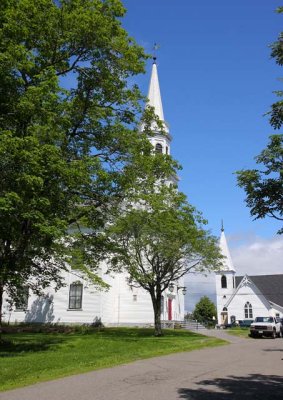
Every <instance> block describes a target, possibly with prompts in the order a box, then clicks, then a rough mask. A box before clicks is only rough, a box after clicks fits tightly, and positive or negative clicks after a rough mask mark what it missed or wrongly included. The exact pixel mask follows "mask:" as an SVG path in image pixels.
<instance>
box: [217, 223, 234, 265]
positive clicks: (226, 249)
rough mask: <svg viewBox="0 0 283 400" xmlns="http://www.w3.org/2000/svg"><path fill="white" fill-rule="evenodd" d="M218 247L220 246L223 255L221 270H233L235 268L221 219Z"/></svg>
mask: <svg viewBox="0 0 283 400" xmlns="http://www.w3.org/2000/svg"><path fill="white" fill-rule="evenodd" d="M219 247H220V250H221V253H222V255H223V256H224V257H225V258H224V260H223V261H222V263H223V267H222V268H221V271H225V272H226V271H231V272H235V268H234V265H233V261H232V258H231V255H230V251H229V247H228V244H227V241H226V237H225V233H224V226H223V221H222V226H221V236H220V241H219Z"/></svg>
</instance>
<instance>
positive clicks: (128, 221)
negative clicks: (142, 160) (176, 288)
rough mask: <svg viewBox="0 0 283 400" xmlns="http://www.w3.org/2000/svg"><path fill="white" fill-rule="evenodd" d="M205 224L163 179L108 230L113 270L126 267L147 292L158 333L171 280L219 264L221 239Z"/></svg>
mask: <svg viewBox="0 0 283 400" xmlns="http://www.w3.org/2000/svg"><path fill="white" fill-rule="evenodd" d="M145 186H146V185H145ZM148 187H150V185H149V186H148ZM205 223H206V221H204V219H203V218H202V216H201V215H200V214H199V213H198V212H197V211H196V210H195V209H194V208H193V207H192V206H191V205H190V204H189V203H188V202H187V200H186V197H185V195H184V194H182V193H179V192H177V191H176V189H175V188H174V187H172V186H171V185H169V186H167V185H166V184H163V185H162V184H161V183H160V181H159V182H156V183H155V185H153V187H151V189H150V190H145V191H144V192H143V193H142V194H141V193H140V194H139V199H138V198H137V199H136V202H135V203H132V204H129V205H127V207H124V208H123V209H122V210H121V215H120V217H119V218H118V219H116V221H115V223H114V224H113V225H111V226H110V228H109V231H108V235H109V238H110V245H112V257H111V258H110V262H111V264H112V268H115V269H118V270H119V269H122V270H124V271H127V273H128V274H129V281H130V283H131V284H133V285H137V286H138V287H141V288H143V289H144V290H146V291H147V292H148V293H149V295H150V297H151V300H152V305H153V311H154V324H155V335H156V336H160V335H161V334H162V331H161V321H160V318H161V298H162V294H163V293H164V291H165V290H166V289H167V288H168V287H169V285H170V283H174V282H175V284H178V280H179V279H180V278H182V277H183V276H184V275H185V274H186V273H187V272H188V271H205V270H210V269H213V268H217V267H218V266H219V265H220V262H221V256H220V253H219V248H218V245H217V241H216V239H215V238H214V237H213V236H211V235H210V233H209V232H208V231H207V230H206V229H205V228H204V226H205Z"/></svg>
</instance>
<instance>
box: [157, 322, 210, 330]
mask: <svg viewBox="0 0 283 400" xmlns="http://www.w3.org/2000/svg"><path fill="white" fill-rule="evenodd" d="M161 327H162V328H173V329H174V328H176V329H177V328H181V329H188V330H189V331H200V330H205V329H206V327H205V326H204V325H202V324H201V323H200V322H198V321H193V320H192V321H161Z"/></svg>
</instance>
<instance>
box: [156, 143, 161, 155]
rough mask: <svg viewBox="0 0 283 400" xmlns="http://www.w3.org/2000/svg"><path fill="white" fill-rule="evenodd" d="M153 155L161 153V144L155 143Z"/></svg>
mask: <svg viewBox="0 0 283 400" xmlns="http://www.w3.org/2000/svg"><path fill="white" fill-rule="evenodd" d="M155 153H161V154H162V153H163V147H162V144H161V143H156V145H155Z"/></svg>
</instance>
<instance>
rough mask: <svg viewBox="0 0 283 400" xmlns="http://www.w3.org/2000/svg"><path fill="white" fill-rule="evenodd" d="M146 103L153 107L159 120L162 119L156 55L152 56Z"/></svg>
mask: <svg viewBox="0 0 283 400" xmlns="http://www.w3.org/2000/svg"><path fill="white" fill-rule="evenodd" d="M147 97H148V104H149V105H150V106H151V107H153V108H154V112H155V114H156V115H157V116H158V118H159V119H160V120H161V121H164V114H163V106H162V100H161V93H160V87H159V80H158V73H157V65H156V57H154V58H153V64H152V70H151V78H150V83H149V90H148V96H147Z"/></svg>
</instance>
